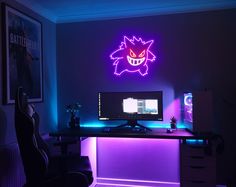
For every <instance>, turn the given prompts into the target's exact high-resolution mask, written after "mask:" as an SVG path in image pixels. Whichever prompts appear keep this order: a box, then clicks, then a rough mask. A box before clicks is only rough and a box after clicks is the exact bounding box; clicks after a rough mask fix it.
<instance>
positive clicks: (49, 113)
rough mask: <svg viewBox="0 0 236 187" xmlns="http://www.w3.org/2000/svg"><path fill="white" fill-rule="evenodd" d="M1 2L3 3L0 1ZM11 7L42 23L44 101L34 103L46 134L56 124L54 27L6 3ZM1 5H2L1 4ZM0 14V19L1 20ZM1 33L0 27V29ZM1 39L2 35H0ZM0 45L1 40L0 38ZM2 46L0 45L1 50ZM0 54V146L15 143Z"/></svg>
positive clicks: (12, 118) (11, 3)
mask: <svg viewBox="0 0 236 187" xmlns="http://www.w3.org/2000/svg"><path fill="white" fill-rule="evenodd" d="M1 2H3V1H1ZM7 3H8V4H9V5H11V6H12V7H14V8H16V9H18V10H20V11H22V12H24V13H26V14H28V15H29V16H32V17H33V18H35V19H37V20H39V21H40V22H41V23H42V48H43V86H44V90H43V94H44V101H43V102H42V103H36V104H35V106H36V110H37V111H38V112H39V114H40V116H41V124H42V125H41V127H40V128H41V129H40V130H41V132H42V133H46V132H49V131H50V130H53V129H55V128H56V124H57V116H56V115H57V105H56V97H57V95H56V89H57V87H56V26H55V24H54V23H52V22H50V21H49V20H47V19H45V18H43V17H41V16H39V15H37V14H35V13H34V12H32V11H30V10H29V9H26V8H24V7H23V6H20V5H19V4H17V3H15V2H14V1H7ZM1 4H2V3H1ZM2 14H3V13H2V12H1V18H2ZM1 33H2V27H1ZM1 37H2V35H1ZM1 44H2V38H1ZM2 47H3V46H2V45H1V48H2ZM0 53H1V55H0V56H1V61H0V62H1V66H0V68H1V69H0V70H1V77H0V80H1V81H0V97H1V102H0V119H1V126H0V145H2V144H3V145H4V144H8V143H12V142H15V140H16V139H15V135H14V131H15V129H14V105H3V104H2V95H3V91H4V90H3V85H2V84H3V76H2V72H3V71H5V70H4V69H3V68H2V64H3V63H4V62H3V61H2V55H3V54H2V50H1V51H0Z"/></svg>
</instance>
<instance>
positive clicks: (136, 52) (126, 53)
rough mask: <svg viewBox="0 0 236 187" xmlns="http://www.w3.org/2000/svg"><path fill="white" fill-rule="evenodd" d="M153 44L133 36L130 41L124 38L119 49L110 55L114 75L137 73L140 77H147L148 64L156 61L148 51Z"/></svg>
mask: <svg viewBox="0 0 236 187" xmlns="http://www.w3.org/2000/svg"><path fill="white" fill-rule="evenodd" d="M153 42H154V40H149V41H147V42H145V41H143V40H142V39H141V38H138V39H137V38H136V37H135V36H133V38H132V39H129V38H128V37H126V36H124V41H122V42H121V44H120V46H119V48H118V49H117V50H115V51H114V52H113V53H111V55H110V58H111V60H113V61H114V62H113V65H114V66H115V71H114V74H115V75H121V74H123V73H124V72H129V73H135V72H138V73H139V74H140V75H142V76H145V75H147V74H148V68H149V67H148V63H149V62H153V61H155V59H156V56H155V55H154V54H153V53H152V52H151V50H150V48H151V46H152V44H153Z"/></svg>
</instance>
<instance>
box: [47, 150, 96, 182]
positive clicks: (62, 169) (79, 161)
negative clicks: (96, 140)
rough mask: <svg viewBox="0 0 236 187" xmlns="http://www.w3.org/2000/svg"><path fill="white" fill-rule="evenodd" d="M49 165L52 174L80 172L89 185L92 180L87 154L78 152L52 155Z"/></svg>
mask: <svg viewBox="0 0 236 187" xmlns="http://www.w3.org/2000/svg"><path fill="white" fill-rule="evenodd" d="M49 167H50V168H49V171H51V172H52V174H53V173H58V172H59V173H66V172H75V173H76V172H81V173H83V174H84V175H85V176H86V177H87V179H88V183H89V185H90V184H92V182H93V171H92V166H91V163H90V160H89V157H88V156H80V155H79V154H72V155H61V156H53V157H51V159H50V163H49Z"/></svg>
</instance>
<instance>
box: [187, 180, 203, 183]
mask: <svg viewBox="0 0 236 187" xmlns="http://www.w3.org/2000/svg"><path fill="white" fill-rule="evenodd" d="M190 182H191V183H197V184H203V183H206V181H197V180H191V181H190Z"/></svg>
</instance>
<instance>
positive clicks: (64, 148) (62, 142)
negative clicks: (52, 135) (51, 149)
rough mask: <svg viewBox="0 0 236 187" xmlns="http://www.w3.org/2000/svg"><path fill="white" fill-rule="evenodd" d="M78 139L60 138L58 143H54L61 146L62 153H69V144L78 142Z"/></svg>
mask: <svg viewBox="0 0 236 187" xmlns="http://www.w3.org/2000/svg"><path fill="white" fill-rule="evenodd" d="M76 143H77V140H60V141H58V142H56V143H54V144H53V145H54V146H59V147H60V148H61V153H62V154H67V150H68V145H71V144H76Z"/></svg>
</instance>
